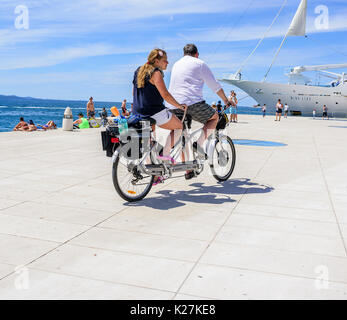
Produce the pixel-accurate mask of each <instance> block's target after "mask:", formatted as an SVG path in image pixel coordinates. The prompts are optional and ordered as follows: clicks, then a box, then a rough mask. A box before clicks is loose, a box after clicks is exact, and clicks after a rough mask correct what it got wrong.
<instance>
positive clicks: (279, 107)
mask: <svg viewBox="0 0 347 320" xmlns="http://www.w3.org/2000/svg"><path fill="white" fill-rule="evenodd" d="M282 109H283V104H282V102H281V99H278V102H277V104H276V119H275V121H277V119H278V121H281V116H282Z"/></svg>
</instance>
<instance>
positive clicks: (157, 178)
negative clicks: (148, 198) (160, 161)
mask: <svg viewBox="0 0 347 320" xmlns="http://www.w3.org/2000/svg"><path fill="white" fill-rule="evenodd" d="M163 182H164V178H163V177H161V176H156V177H155V178H154V181H153V184H152V186H153V187H154V186H156V185H157V184H159V183H163Z"/></svg>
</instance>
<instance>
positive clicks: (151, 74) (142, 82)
mask: <svg viewBox="0 0 347 320" xmlns="http://www.w3.org/2000/svg"><path fill="white" fill-rule="evenodd" d="M168 64H169V62H168V60H167V54H166V52H165V51H164V50H161V49H154V50H152V51H151V52H150V54H149V56H148V58H147V62H146V63H145V64H144V65H143V66H141V67H139V68H138V69H137V70H136V71H135V74H134V80H133V84H134V91H133V92H134V100H133V103H134V105H133V112H134V114H138V115H140V116H142V117H151V118H153V119H155V121H156V124H157V125H158V126H159V127H160V128H163V129H166V130H171V133H170V135H169V136H168V139H167V141H166V145H165V147H164V151H163V156H161V157H159V158H160V159H161V160H168V161H171V162H172V163H174V159H172V158H171V157H170V150H171V146H172V145H173V144H174V143H175V142H176V141H177V139H178V138H179V136H180V134H181V130H182V129H183V126H182V122H181V121H180V120H179V119H178V118H177V117H176V116H175V115H173V114H172V113H171V112H170V111H169V110H168V109H167V108H166V107H165V106H164V100H165V101H167V102H168V103H170V104H171V105H173V106H175V107H176V108H179V109H182V110H184V109H185V108H186V105H184V104H179V103H178V102H177V101H176V100H175V99H174V98H173V97H172V95H171V94H170V93H169V91H168V90H167V88H166V85H165V82H164V79H163V78H164V73H163V70H166V68H167V65H168ZM172 140H173V141H172ZM159 182H161V178H160V177H158V178H156V179H155V183H154V184H157V183H159Z"/></svg>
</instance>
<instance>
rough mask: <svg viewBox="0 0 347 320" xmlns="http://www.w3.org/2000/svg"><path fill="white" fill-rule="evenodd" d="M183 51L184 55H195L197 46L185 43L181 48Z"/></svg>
mask: <svg viewBox="0 0 347 320" xmlns="http://www.w3.org/2000/svg"><path fill="white" fill-rule="evenodd" d="M183 53H184V55H185V56H195V55H196V54H197V53H198V48H197V47H196V45H195V44H192V43H189V44H186V45H185V46H184V48H183Z"/></svg>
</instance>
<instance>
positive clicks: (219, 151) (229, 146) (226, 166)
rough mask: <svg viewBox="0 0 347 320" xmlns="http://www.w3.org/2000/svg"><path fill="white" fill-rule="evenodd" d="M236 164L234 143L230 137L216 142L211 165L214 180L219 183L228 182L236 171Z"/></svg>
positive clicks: (224, 137)
mask: <svg viewBox="0 0 347 320" xmlns="http://www.w3.org/2000/svg"><path fill="white" fill-rule="evenodd" d="M235 163H236V151H235V146H234V144H233V141H232V140H231V139H230V138H229V137H228V136H223V137H221V138H220V139H218V140H216V143H215V146H214V149H213V155H212V164H210V168H211V171H212V174H213V176H214V178H215V179H216V180H218V181H226V180H228V179H229V178H230V176H231V175H232V173H233V171H234V168H235Z"/></svg>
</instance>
